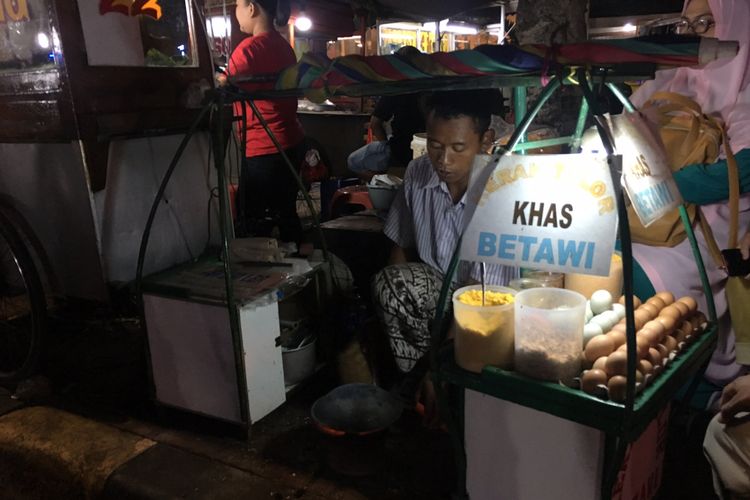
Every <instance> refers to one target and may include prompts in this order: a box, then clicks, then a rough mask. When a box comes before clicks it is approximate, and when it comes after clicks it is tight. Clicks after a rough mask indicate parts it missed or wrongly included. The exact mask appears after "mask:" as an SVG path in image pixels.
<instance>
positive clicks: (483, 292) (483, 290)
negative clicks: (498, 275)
mask: <svg viewBox="0 0 750 500" xmlns="http://www.w3.org/2000/svg"><path fill="white" fill-rule="evenodd" d="M481 264H482V272H481V275H480V280H481V282H482V307H484V295H485V293H486V290H485V285H484V282H485V275H486V274H487V267H486V266H485V265H484V262H482V263H481Z"/></svg>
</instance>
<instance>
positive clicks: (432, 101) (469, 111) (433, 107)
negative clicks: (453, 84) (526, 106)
mask: <svg viewBox="0 0 750 500" xmlns="http://www.w3.org/2000/svg"><path fill="white" fill-rule="evenodd" d="M498 98H499V99H500V100H501V101H500V102H501V103H502V95H501V94H500V93H499V92H498V91H497V90H492V89H486V90H484V89H483V90H451V91H444V92H434V93H432V94H431V95H430V96H429V97H428V98H427V102H426V103H425V116H426V117H427V118H428V119H429V117H430V114H434V116H435V117H437V118H442V119H444V120H449V119H452V118H458V117H459V116H468V117H469V118H471V120H472V121H473V122H474V130H476V132H477V133H478V134H479V135H482V134H484V133H485V132H486V131H487V129H489V128H490V121H491V120H492V110H493V109H496V108H497V102H498Z"/></svg>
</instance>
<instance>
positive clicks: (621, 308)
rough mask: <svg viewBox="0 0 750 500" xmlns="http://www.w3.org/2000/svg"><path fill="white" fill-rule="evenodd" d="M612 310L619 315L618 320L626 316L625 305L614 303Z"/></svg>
mask: <svg viewBox="0 0 750 500" xmlns="http://www.w3.org/2000/svg"><path fill="white" fill-rule="evenodd" d="M612 312H613V313H615V314H616V315H617V321H620V320H621V319H622V318H624V317H625V306H624V305H622V304H612Z"/></svg>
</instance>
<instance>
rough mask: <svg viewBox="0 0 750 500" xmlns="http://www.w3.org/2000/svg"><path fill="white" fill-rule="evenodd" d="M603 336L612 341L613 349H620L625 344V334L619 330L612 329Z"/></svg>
mask: <svg viewBox="0 0 750 500" xmlns="http://www.w3.org/2000/svg"><path fill="white" fill-rule="evenodd" d="M615 326H617V325H615ZM605 335H607V337H609V338H611V339H612V344H613V345H614V346H615V349H617V348H618V347H620V346H621V345H623V344H624V343H625V332H624V331H621V330H615V329H614V328H613V329H612V330H610V331H609V332H607V333H606V334H605Z"/></svg>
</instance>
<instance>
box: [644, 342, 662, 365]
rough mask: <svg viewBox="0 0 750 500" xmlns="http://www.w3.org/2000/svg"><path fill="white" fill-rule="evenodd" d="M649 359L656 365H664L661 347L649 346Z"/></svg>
mask: <svg viewBox="0 0 750 500" xmlns="http://www.w3.org/2000/svg"><path fill="white" fill-rule="evenodd" d="M647 359H648V360H649V361H650V362H651V364H652V365H653V366H654V367H656V366H662V365H663V364H664V356H662V355H661V353H660V352H659V349H657V348H656V347H651V348H649V350H648V358H647Z"/></svg>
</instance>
